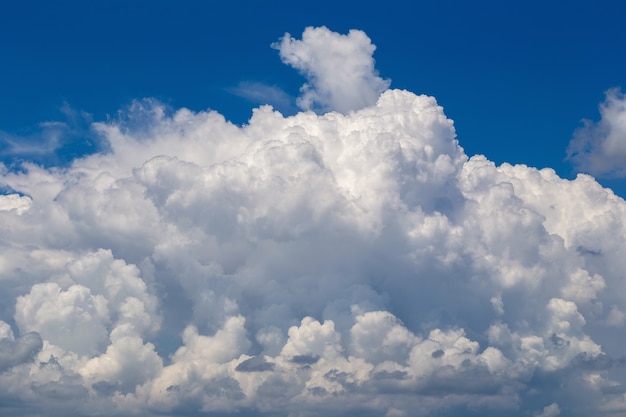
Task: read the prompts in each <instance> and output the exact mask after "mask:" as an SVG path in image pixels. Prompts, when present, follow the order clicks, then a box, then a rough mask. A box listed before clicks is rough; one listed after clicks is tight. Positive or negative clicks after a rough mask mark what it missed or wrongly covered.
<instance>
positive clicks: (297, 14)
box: [0, 0, 626, 196]
mask: <svg viewBox="0 0 626 417" xmlns="http://www.w3.org/2000/svg"><path fill="white" fill-rule="evenodd" d="M625 17H626V1H624V0H601V1H593V2H592V1H567V2H566V1H545V0H544V1H537V0H531V1H509V2H502V1H492V0H479V1H472V2H468V1H460V0H443V1H436V2H435V1H385V2H363V1H359V2H357V1H350V2H340V1H316V2H294V1H286V0H264V1H240V0H231V1H228V2H225V1H224V2H222V1H220V2H208V1H188V0H182V1H176V2H172V1H169V2H166V1H154V0H153V1H144V0H141V1H139V0H135V1H129V0H126V1H120V0H108V1H90V2H85V1H56V2H44V1H16V0H5V1H2V2H0V54H1V55H0V130H1V131H3V132H4V133H5V135H6V134H8V135H11V136H13V137H23V138H25V139H24V140H28V141H35V142H36V141H37V135H38V134H40V129H39V128H38V125H39V124H40V123H41V122H46V121H55V120H58V121H66V122H67V117H66V116H65V115H63V114H62V112H61V110H60V109H61V108H62V107H63V106H64V104H65V103H66V104H67V105H69V107H71V108H72V109H74V111H77V112H80V111H84V112H87V113H90V114H91V115H92V116H93V119H94V120H96V121H98V120H104V119H105V118H106V117H107V115H109V116H111V117H114V116H115V114H116V112H117V110H118V109H120V108H123V107H124V106H126V105H128V104H129V103H130V102H131V100H133V99H135V98H141V97H156V98H158V99H160V100H162V101H164V102H165V103H168V104H170V105H171V106H173V107H174V108H178V107H188V108H191V109H194V110H203V109H207V108H211V109H215V110H217V111H219V112H220V113H222V114H224V115H225V116H226V118H227V119H229V120H231V121H233V122H235V123H244V122H245V121H246V120H247V119H248V117H249V116H250V114H251V109H252V108H253V107H255V106H256V105H257V104H258V103H251V102H249V101H247V100H246V99H244V98H241V97H238V96H236V95H234V94H233V93H232V92H230V90H229V89H232V88H234V87H236V86H237V85H238V84H239V83H240V82H242V81H244V82H245V81H248V82H260V83H264V84H267V85H273V86H277V87H280V88H282V89H283V90H285V91H286V92H287V93H289V94H290V95H292V96H296V95H297V94H298V88H299V87H300V85H301V84H302V82H303V78H302V77H301V76H300V75H299V74H297V73H296V72H295V71H294V70H293V69H292V68H290V67H288V66H286V65H284V64H282V63H281V61H280V58H279V56H278V52H277V51H276V50H273V49H271V48H270V44H271V43H273V42H275V41H277V40H278V39H279V38H280V37H281V36H282V35H283V34H284V33H285V32H290V33H291V34H292V35H293V36H294V37H297V38H299V37H300V36H301V34H302V31H303V29H304V28H305V27H306V26H321V25H326V26H327V27H328V28H329V29H331V30H333V31H336V32H340V33H346V32H347V31H348V30H349V29H351V28H355V29H361V30H364V31H365V32H366V33H367V34H368V36H369V37H370V38H371V39H372V42H373V43H374V44H376V46H377V47H378V49H377V51H376V53H375V55H374V57H375V59H376V61H377V68H378V69H379V71H380V74H381V76H383V77H385V78H391V80H392V84H391V87H392V88H403V89H408V90H410V91H413V92H415V93H424V94H428V95H433V96H435V97H436V98H437V100H438V102H439V103H440V104H441V105H442V106H443V107H444V108H445V111H446V114H447V115H448V117H450V118H452V119H453V120H454V121H455V124H456V129H457V134H458V138H459V141H460V143H461V145H462V146H463V147H464V148H465V150H466V153H467V154H468V155H473V154H476V153H481V154H485V155H486V156H487V157H488V158H489V159H491V160H493V161H495V162H496V163H498V164H500V163H502V162H510V163H524V164H527V165H531V166H536V167H539V168H541V167H546V166H549V167H552V168H555V169H556V170H557V172H558V173H559V174H560V175H561V176H563V177H567V178H572V177H573V176H574V175H575V172H574V171H573V168H572V166H571V164H569V163H568V162H566V161H564V157H565V149H566V147H567V145H568V143H569V141H570V139H571V137H572V133H573V131H574V130H575V129H576V128H577V127H579V126H581V122H580V121H581V119H583V118H589V119H593V120H597V119H598V118H599V114H598V104H599V103H600V102H601V101H602V100H603V98H604V91H605V90H607V89H609V88H613V87H622V89H625V88H626V25H625V24H624V19H625ZM81 123H83V122H78V123H77V126H76V129H75V131H74V133H73V135H75V137H74V138H73V139H72V140H73V141H75V142H76V143H78V146H75V147H73V148H72V147H71V146H70V147H65V148H64V150H63V152H65V153H71V152H80V151H81V150H84V149H85V148H84V146H83V145H81V144H84V143H85V139H84V137H83V135H87V133H86V131H84V129H83V128H84V126H82V127H81V126H80V125H81ZM1 152H2V149H0V153H1ZM11 158H12V156H10V155H6V154H4V155H3V156H2V160H3V161H4V162H6V163H9V162H11ZM46 158H47V157H41V156H40V157H38V159H37V160H38V161H39V162H42V163H46ZM61 159H63V158H62V157H61ZM66 159H67V155H66ZM57 160H59V158H56V159H55V158H54V157H53V156H50V158H49V159H48V160H47V161H48V164H51V163H53V162H51V161H57ZM601 182H602V183H603V184H605V185H607V186H611V187H612V188H614V190H615V191H616V192H617V193H619V194H620V195H622V196H625V195H626V185H625V180H611V181H607V180H603V181H601Z"/></svg>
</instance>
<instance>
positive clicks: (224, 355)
mask: <svg viewBox="0 0 626 417" xmlns="http://www.w3.org/2000/svg"><path fill="white" fill-rule="evenodd" d="M324 31H326V29H323V31H322V33H325V32H324ZM331 35H332V37H335V36H340V35H336V34H332V33H331ZM315 36H317V35H315ZM352 36H357V38H358V37H359V36H364V35H352ZM351 42H352V41H351ZM368 44H369V40H368ZM370 55H371V54H370ZM93 129H94V130H95V131H97V132H98V134H99V135H101V137H102V138H104V139H106V141H107V142H108V144H109V151H108V152H106V153H104V152H103V153H95V154H92V155H89V156H85V157H82V158H79V159H76V160H74V161H73V163H72V164H71V165H70V166H68V167H65V168H50V169H46V168H42V167H39V166H37V165H34V164H24V165H23V166H22V167H21V168H22V169H21V170H19V171H9V170H3V171H1V180H0V181H1V182H2V183H3V184H6V185H5V188H6V190H16V192H15V193H13V192H9V193H8V194H7V195H4V196H3V197H5V200H4V204H5V206H3V207H6V208H5V209H3V210H0V228H1V230H2V236H3V239H2V240H0V314H2V315H1V316H0V320H1V321H0V339H1V340H0V355H1V356H0V392H1V393H2V394H0V409H2V407H9V406H7V405H4V404H10V407H11V413H13V414H16V413H17V414H19V413H22V414H26V413H27V411H26V410H29V411H28V412H30V410H32V409H35V410H37V412H43V411H42V410H48V411H49V410H53V411H54V412H55V413H57V414H59V415H63V414H67V413H69V412H70V410H71V412H79V413H81V414H84V415H99V414H102V413H105V414H107V415H129V414H135V415H140V416H153V415H163V414H167V415H179V416H183V415H196V414H199V413H206V414H208V415H211V414H213V415H220V414H224V413H233V414H235V415H237V414H240V415H259V416H261V415H289V416H318V415H331V416H333V415H334V416H344V415H345V416H347V415H388V416H402V415H405V416H406V415H411V416H427V415H433V414H438V415H449V416H453V415H471V414H472V413H474V414H477V415H478V414H479V415H502V414H507V415H512V416H527V415H543V416H556V415H559V413H561V414H564V415H565V414H567V415H573V416H576V415H580V416H583V415H596V414H599V413H601V412H604V413H608V415H611V413H613V415H620V414H623V411H624V410H625V409H626V402H625V401H624V397H623V392H624V390H625V388H624V384H625V383H626V374H624V372H623V367H620V366H619V365H620V363H621V361H622V359H621V358H622V355H623V341H622V338H621V337H620V336H621V333H622V331H623V327H624V315H625V312H626V299H625V297H626V288H625V284H624V279H623V258H624V248H625V247H626V230H625V228H626V203H625V202H624V200H622V199H621V198H619V197H616V196H615V195H614V194H613V193H612V192H611V191H610V190H607V189H603V188H602V187H601V186H600V185H599V184H598V183H597V182H595V181H594V180H593V178H591V177H589V176H587V175H583V174H581V175H579V176H578V177H577V178H576V179H575V180H565V179H562V178H559V177H558V176H557V175H556V173H555V172H554V171H553V170H551V169H542V170H537V169H535V168H531V167H527V166H524V165H515V166H513V165H509V164H503V165H501V166H496V165H495V164H494V163H493V162H491V161H489V160H487V159H486V158H485V157H483V156H473V157H468V156H467V155H466V154H465V153H464V151H463V149H462V148H461V147H460V145H459V143H458V142H457V140H456V135H455V130H454V126H453V123H452V122H451V121H450V120H449V119H447V118H446V116H445V114H444V112H443V109H442V108H441V107H440V106H439V105H438V104H437V102H436V100H435V99H434V98H432V97H427V96H418V95H415V94H413V93H411V92H408V91H400V90H387V91H385V92H383V93H382V94H381V95H380V97H378V99H377V100H376V101H375V103H373V104H372V105H368V106H366V107H364V108H361V109H359V110H355V111H351V112H347V114H342V113H339V112H329V113H326V114H324V115H317V114H315V113H313V112H303V113H298V114H296V115H294V116H291V117H284V116H283V115H281V114H280V113H278V112H276V111H274V110H273V109H272V108H271V107H269V106H262V107H260V108H258V109H255V110H254V113H253V116H252V118H251V119H250V121H249V123H248V124H247V125H245V126H241V127H238V126H235V125H233V124H232V123H229V122H228V121H226V120H225V119H224V118H223V116H221V115H220V114H218V113H216V112H212V111H210V112H197V113H195V112H192V111H190V110H187V109H180V110H176V111H172V110H169V109H167V108H165V107H164V106H163V105H161V104H160V103H158V102H156V101H154V100H144V101H138V102H135V103H134V104H133V105H132V106H131V107H130V108H129V109H127V110H125V111H123V112H121V114H120V117H119V119H116V120H110V121H107V122H101V123H96V124H94V125H93ZM19 207H24V209H23V210H22V211H20V213H18V208H19ZM555 401H558V404H557V403H556V402H555ZM44 407H45V408H44ZM15 410H17V411H15ZM76 410H78V411H76ZM3 411H5V410H4V409H3ZM50 412H52V411H50Z"/></svg>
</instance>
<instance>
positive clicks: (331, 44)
mask: <svg viewBox="0 0 626 417" xmlns="http://www.w3.org/2000/svg"><path fill="white" fill-rule="evenodd" d="M272 46H273V47H274V48H275V49H278V50H279V52H280V57H281V59H282V61H283V62H284V63H285V64H288V65H290V66H292V67H293V68H295V69H297V70H298V71H299V72H300V73H301V74H302V75H304V76H305V77H306V78H307V83H306V84H304V85H303V86H302V88H301V93H302V95H301V96H300V97H299V98H298V101H297V104H298V106H299V107H300V108H302V109H304V110H314V111H316V112H322V113H323V112H327V111H331V110H335V111H338V112H340V113H347V112H350V111H354V110H359V109H362V108H364V107H367V106H371V105H373V104H374V103H375V102H376V100H377V98H378V96H379V95H380V94H381V93H382V92H383V91H385V90H386V89H387V88H388V87H389V84H390V83H391V81H390V80H385V79H382V78H381V77H379V76H378V71H376V69H375V68H374V58H373V56H372V55H373V54H374V51H375V50H376V46H374V45H373V44H372V43H371V40H370V38H369V37H368V36H367V35H366V34H365V32H363V31H360V30H354V29H352V30H350V31H349V32H348V34H346V35H342V34H339V33H336V32H332V31H330V30H329V29H328V28H326V27H325V26H322V27H317V28H314V27H307V28H306V29H305V30H304V33H303V34H302V39H301V40H298V39H294V38H293V37H292V36H291V35H290V34H289V33H286V34H285V36H283V37H282V38H281V40H280V42H277V43H274V44H273V45H272Z"/></svg>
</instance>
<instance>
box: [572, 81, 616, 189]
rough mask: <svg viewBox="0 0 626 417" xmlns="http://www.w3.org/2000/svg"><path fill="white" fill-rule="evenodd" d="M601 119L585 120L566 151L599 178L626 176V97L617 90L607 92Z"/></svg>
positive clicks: (601, 105) (582, 169)
mask: <svg viewBox="0 0 626 417" xmlns="http://www.w3.org/2000/svg"><path fill="white" fill-rule="evenodd" d="M600 115H601V119H600V121H599V122H597V123H594V122H592V121H589V120H584V126H583V127H582V128H580V129H578V130H577V131H576V132H575V134H574V138H573V139H572V141H571V142H570V144H569V147H568V149H567V157H568V158H569V159H570V160H572V161H573V162H574V164H575V165H576V166H577V168H578V169H579V170H581V171H585V172H588V173H590V174H592V175H595V176H600V177H624V176H626V97H625V96H624V94H623V93H622V92H621V91H619V90H618V89H611V90H609V91H607V92H606V97H605V100H604V102H603V103H602V104H600Z"/></svg>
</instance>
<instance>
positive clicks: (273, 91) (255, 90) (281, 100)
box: [227, 81, 298, 115]
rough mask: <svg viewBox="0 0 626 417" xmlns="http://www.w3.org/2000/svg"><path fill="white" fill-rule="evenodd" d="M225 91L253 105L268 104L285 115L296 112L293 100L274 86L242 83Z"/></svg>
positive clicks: (249, 82) (250, 82)
mask: <svg viewBox="0 0 626 417" xmlns="http://www.w3.org/2000/svg"><path fill="white" fill-rule="evenodd" d="M227 91H228V92H230V93H231V94H234V95H236V96H239V97H242V98H245V99H246V100H248V101H250V102H251V103H254V104H269V105H271V106H272V107H274V108H275V109H276V110H278V111H280V112H281V113H283V114H285V115H290V114H293V113H295V112H296V111H297V110H298V109H297V107H296V106H295V98H293V97H291V96H290V95H289V94H287V93H286V92H285V91H284V90H283V89H281V88H280V87H277V86H275V85H268V84H263V83H261V82H253V81H242V82H240V83H239V84H238V85H237V86H236V87H231V88H228V89H227Z"/></svg>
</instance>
